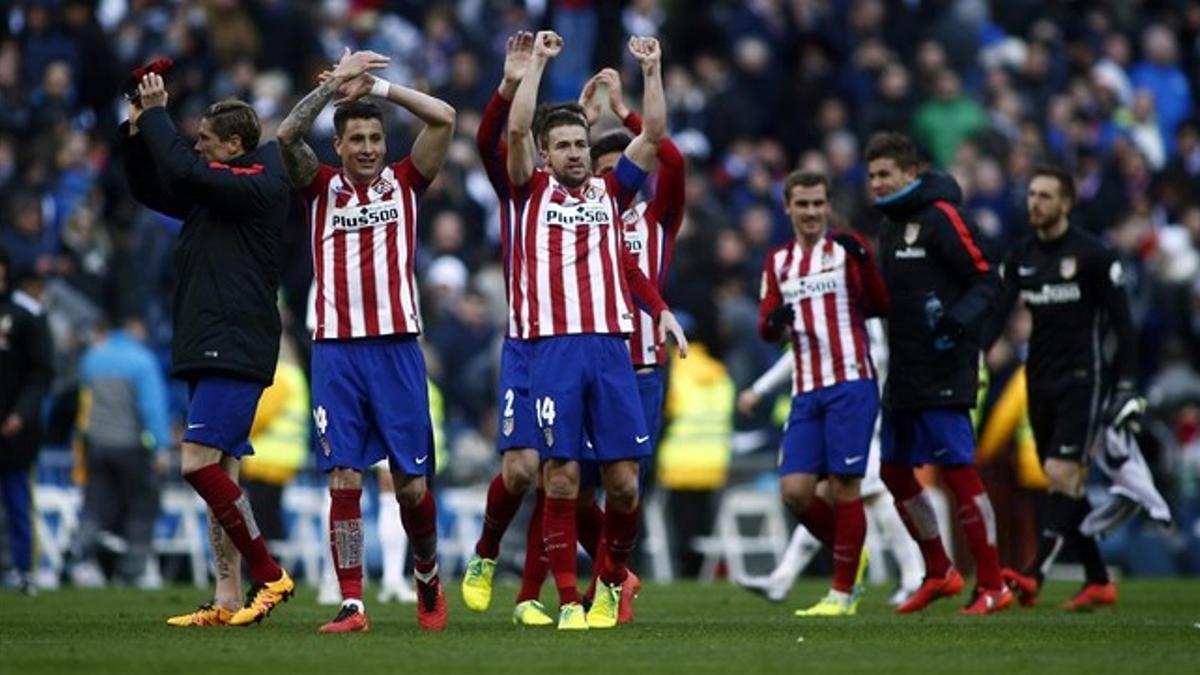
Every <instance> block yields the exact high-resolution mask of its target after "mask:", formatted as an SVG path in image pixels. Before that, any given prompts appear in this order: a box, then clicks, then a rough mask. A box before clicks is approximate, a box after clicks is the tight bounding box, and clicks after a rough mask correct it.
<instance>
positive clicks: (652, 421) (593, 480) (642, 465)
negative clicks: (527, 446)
mask: <svg viewBox="0 0 1200 675" xmlns="http://www.w3.org/2000/svg"><path fill="white" fill-rule="evenodd" d="M636 377H637V386H638V397H639V398H640V399H641V400H642V414H643V415H644V416H645V418H646V431H647V433H649V434H650V454H648V455H645V456H644V457H642V458H640V459H639V460H638V476H639V478H638V492H639V493H644V491H645V490H644V488H645V486H646V485H647V484H648V481H647V480H645V478H644V477H645V476H649V475H650V474H651V473H652V472H653V471H654V449H655V448H657V447H658V434H659V431H661V430H662V413H663V396H664V395H665V393H666V392H665V390H664V389H663V384H664V383H663V371H662V368H652V369H650V370H647V371H645V372H641V373H637V374H636ZM587 448H588V450H589V451H590V452H593V453H594V452H595V448H594V447H593V446H592V444H591V441H588V442H587ZM602 482H603V481H601V480H600V464H599V463H597V462H596V461H595V460H587V461H585V462H583V463H581V464H580V469H579V487H581V488H584V489H587V488H595V487H600V485H601V483H602Z"/></svg>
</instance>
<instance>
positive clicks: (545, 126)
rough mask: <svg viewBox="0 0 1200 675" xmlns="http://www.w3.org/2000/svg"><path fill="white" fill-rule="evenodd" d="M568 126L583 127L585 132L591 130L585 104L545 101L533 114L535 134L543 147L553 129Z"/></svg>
mask: <svg viewBox="0 0 1200 675" xmlns="http://www.w3.org/2000/svg"><path fill="white" fill-rule="evenodd" d="M567 126H580V127H583V131H584V133H587V132H588V131H589V130H590V128H591V127H590V125H589V124H588V121H587V115H586V114H585V113H584V111H583V106H581V105H579V104H578V103H575V102H570V103H544V104H542V105H540V106H538V109H537V110H536V111H535V112H534V114H533V129H532V130H533V135H534V137H535V138H537V141H538V145H540V146H541V147H542V148H545V147H546V139H547V138H548V136H549V134H550V130H551V129H554V128H556V127H567Z"/></svg>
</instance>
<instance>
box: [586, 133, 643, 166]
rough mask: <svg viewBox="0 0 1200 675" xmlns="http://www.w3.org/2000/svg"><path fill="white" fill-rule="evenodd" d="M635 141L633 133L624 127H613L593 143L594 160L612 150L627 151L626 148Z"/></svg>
mask: <svg viewBox="0 0 1200 675" xmlns="http://www.w3.org/2000/svg"><path fill="white" fill-rule="evenodd" d="M632 142H633V134H631V133H629V132H628V131H626V130H624V129H613V130H612V131H610V132H608V133H606V134H604V135H603V136H601V137H600V138H597V139H596V142H595V143H592V147H591V153H592V162H593V163H595V161H596V160H598V159H600V158H601V157H603V156H605V155H607V154H609V153H611V152H625V148H628V147H629V144H630V143H632Z"/></svg>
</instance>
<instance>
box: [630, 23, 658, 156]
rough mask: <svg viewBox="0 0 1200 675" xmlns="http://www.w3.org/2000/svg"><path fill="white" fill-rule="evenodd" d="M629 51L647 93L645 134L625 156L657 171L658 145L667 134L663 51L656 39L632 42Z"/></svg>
mask: <svg viewBox="0 0 1200 675" xmlns="http://www.w3.org/2000/svg"><path fill="white" fill-rule="evenodd" d="M629 51H630V52H631V53H632V54H633V55H634V57H635V58H637V60H638V63H639V64H641V67H642V77H643V79H644V80H645V90H644V92H643V94H642V115H643V118H644V119H643V120H642V132H641V133H640V134H638V135H637V136H636V137H635V138H634V139H633V141H632V142H631V143H630V144H629V147H628V148H626V149H625V155H626V156H628V157H629V159H630V160H631V161H632V162H633V163H634V164H636V165H638V167H640V168H641V169H643V170H646V171H650V170H652V169H653V168H654V165H655V159H656V156H657V154H658V146H659V144H660V143H662V139H663V137H664V136H666V133H667V103H666V96H665V94H664V93H663V82H662V48H661V47H660V46H659V44H658V40H656V39H654V38H639V37H634V38H630V39H629Z"/></svg>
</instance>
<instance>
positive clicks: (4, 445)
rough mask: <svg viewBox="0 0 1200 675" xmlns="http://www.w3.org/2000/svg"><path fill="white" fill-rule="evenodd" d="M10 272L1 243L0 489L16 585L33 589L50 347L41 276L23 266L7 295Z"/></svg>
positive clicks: (50, 367)
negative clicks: (35, 471)
mask: <svg viewBox="0 0 1200 675" xmlns="http://www.w3.org/2000/svg"><path fill="white" fill-rule="evenodd" d="M8 272H9V262H8V254H7V253H6V252H5V250H4V249H3V248H0V374H2V376H0V493H2V494H3V496H4V513H5V515H6V516H7V517H6V520H7V522H8V541H9V549H10V552H11V555H12V561H13V567H15V568H16V571H17V577H18V578H17V590H19V591H20V592H22V593H26V594H29V595H32V594H33V593H34V592H36V588H37V587H36V586H35V584H34V581H33V528H32V525H33V518H32V513H31V509H32V507H33V491H32V479H33V476H32V473H31V469H32V467H33V464H34V462H35V461H36V460H37V453H38V447H39V445H40V442H41V438H40V436H41V407H42V399H43V398H45V396H46V390H47V389H48V388H49V386H50V379H51V376H52V374H53V365H52V361H51V359H52V349H51V342H50V328H49V326H48V325H47V324H46V316H45V310H44V309H43V306H42V300H41V296H42V290H43V288H44V284H43V283H42V280H41V278H40V277H39V276H37V275H36V274H35V273H34V272H33V271H32V270H25V271H22V272H21V274H20V279H19V283H18V284H17V288H16V290H15V291H14V292H13V293H12V294H11V295H10V294H9V293H8Z"/></svg>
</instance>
